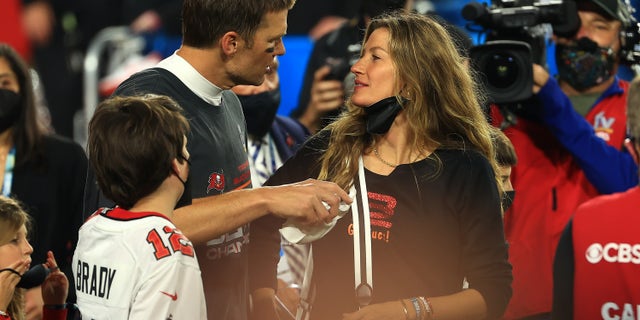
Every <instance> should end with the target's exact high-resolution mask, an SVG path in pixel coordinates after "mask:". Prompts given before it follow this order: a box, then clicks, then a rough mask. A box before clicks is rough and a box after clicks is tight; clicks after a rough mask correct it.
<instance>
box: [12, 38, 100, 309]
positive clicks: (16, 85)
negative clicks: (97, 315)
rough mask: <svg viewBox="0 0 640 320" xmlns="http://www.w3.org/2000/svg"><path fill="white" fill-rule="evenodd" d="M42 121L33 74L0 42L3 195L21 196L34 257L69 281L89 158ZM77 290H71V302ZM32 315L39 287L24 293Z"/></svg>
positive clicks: (38, 302)
mask: <svg viewBox="0 0 640 320" xmlns="http://www.w3.org/2000/svg"><path fill="white" fill-rule="evenodd" d="M46 132H47V131H46V129H45V128H44V127H43V126H41V123H40V122H39V121H38V116H37V108H36V105H35V100H34V92H33V86H32V81H31V77H30V72H29V69H28V67H27V66H26V64H25V63H24V61H23V60H22V59H21V58H20V57H19V56H18V54H17V53H16V52H15V50H14V49H13V48H11V47H10V46H8V45H6V44H2V43H0V180H1V181H2V183H1V185H2V195H4V196H10V197H13V198H15V199H17V200H19V201H20V202H21V203H22V204H23V205H24V208H25V210H26V211H27V212H28V213H29V214H30V215H31V217H32V218H33V230H34V234H35V236H34V238H33V244H34V252H33V254H32V257H33V259H34V260H35V261H45V260H46V258H47V251H48V250H51V251H53V252H54V253H55V254H56V255H57V256H58V257H59V258H60V259H59V260H60V269H61V270H62V271H63V272H65V273H66V275H67V277H68V278H69V279H72V278H73V277H72V275H71V265H70V261H71V256H72V255H73V249H74V248H75V243H76V240H77V232H78V229H79V228H80V225H81V224H82V220H83V219H82V199H83V192H84V186H85V177H86V170H87V157H86V155H85V153H84V150H83V149H82V147H81V146H80V145H78V144H77V143H75V142H73V141H71V140H69V139H66V138H63V137H60V136H58V135H52V134H49V133H46ZM74 301H75V294H73V292H72V293H71V294H69V302H74ZM25 302H26V311H27V314H28V315H29V318H30V319H31V318H38V317H39V314H40V313H41V312H42V304H43V302H42V298H41V294H40V287H39V286H37V287H35V288H33V289H30V290H27V292H26V293H25Z"/></svg>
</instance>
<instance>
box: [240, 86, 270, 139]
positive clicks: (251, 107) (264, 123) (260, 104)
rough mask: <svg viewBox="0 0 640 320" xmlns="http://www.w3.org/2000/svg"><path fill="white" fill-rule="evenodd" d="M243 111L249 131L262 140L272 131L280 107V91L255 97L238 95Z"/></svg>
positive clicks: (263, 93) (255, 95)
mask: <svg viewBox="0 0 640 320" xmlns="http://www.w3.org/2000/svg"><path fill="white" fill-rule="evenodd" d="M238 99H240V103H242V111H243V112H244V118H245V120H246V121H247V131H248V132H249V134H250V135H252V136H253V137H256V138H262V137H264V135H266V134H267V132H269V129H271V124H272V123H273V119H275V117H276V113H277V112H278V107H279V106H280V89H279V88H278V89H275V90H272V91H265V92H261V93H258V94H254V95H248V96H245V95H238Z"/></svg>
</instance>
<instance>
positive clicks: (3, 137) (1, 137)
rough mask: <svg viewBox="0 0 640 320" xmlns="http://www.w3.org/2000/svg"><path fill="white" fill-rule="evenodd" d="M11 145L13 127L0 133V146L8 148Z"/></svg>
mask: <svg viewBox="0 0 640 320" xmlns="http://www.w3.org/2000/svg"><path fill="white" fill-rule="evenodd" d="M12 145H13V129H7V130H5V131H3V132H2V133H0V148H4V147H6V148H10V147H11V146H12Z"/></svg>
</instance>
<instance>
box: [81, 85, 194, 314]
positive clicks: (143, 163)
mask: <svg viewBox="0 0 640 320" xmlns="http://www.w3.org/2000/svg"><path fill="white" fill-rule="evenodd" d="M181 110H182V109H181V108H180V107H179V106H178V105H177V104H176V103H175V102H174V101H173V100H172V99H170V98H168V97H165V96H155V95H146V96H143V97H122V98H121V97H114V98H111V99H107V100H105V101H103V102H102V103H100V105H99V106H98V108H97V109H96V112H95V114H94V115H93V117H92V118H91V121H90V123H89V140H88V143H87V150H88V153H89V159H90V162H91V167H92V168H93V170H94V171H95V173H96V178H97V181H98V184H99V185H100V189H101V190H104V193H105V195H106V196H107V197H109V199H113V200H114V201H115V203H116V205H117V206H116V207H115V208H103V209H100V210H98V211H96V212H95V213H94V214H93V215H91V217H90V218H89V219H88V220H87V221H86V222H85V223H84V225H82V227H81V228H80V232H79V237H78V246H77V248H76V251H75V253H74V255H73V271H74V274H76V275H77V278H78V279H82V281H80V282H79V283H76V285H75V291H76V295H77V296H78V307H79V309H80V313H81V314H82V317H83V318H88V319H101V318H114V319H152V318H162V319H170V318H174V317H175V318H176V319H206V305H205V300H204V290H203V287H202V279H201V277H200V268H199V266H198V261H197V258H196V255H195V251H194V248H193V245H192V244H191V241H189V239H187V237H185V236H184V235H183V234H182V232H181V231H180V230H179V229H177V228H176V227H175V225H174V224H173V222H172V217H173V209H174V207H175V205H176V203H177V202H178V199H180V197H181V196H182V194H183V193H184V192H185V191H188V190H186V181H187V180H188V179H189V158H190V155H189V152H188V151H187V148H186V145H187V138H186V136H187V134H188V131H189V123H188V122H187V120H186V119H185V118H184V116H183V115H182V114H181ZM150 141H153V143H149V142H150ZM105 252H119V254H118V255H115V256H114V255H105ZM92 270H93V271H92ZM95 270H100V275H98V274H97V273H96V271H95ZM98 276H99V277H100V278H99V279H101V280H102V282H100V290H96V288H95V286H94V283H95V281H97V280H98V278H97V277H98ZM107 279H108V280H107ZM106 314H107V315H108V316H107V317H105V315H106Z"/></svg>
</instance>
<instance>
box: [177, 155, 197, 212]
mask: <svg viewBox="0 0 640 320" xmlns="http://www.w3.org/2000/svg"><path fill="white" fill-rule="evenodd" d="M182 159H184V161H186V162H187V163H188V164H189V176H191V161H189V160H187V159H185V158H182ZM175 175H176V177H178V180H180V182H182V186H183V187H184V191H182V196H180V199H178V203H176V209H178V208H180V207H184V206H188V205H191V203H192V200H193V198H192V196H191V179H190V178H189V177H187V181H183V180H182V178H180V176H179V175H178V173H177V172H176V173H175Z"/></svg>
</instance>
